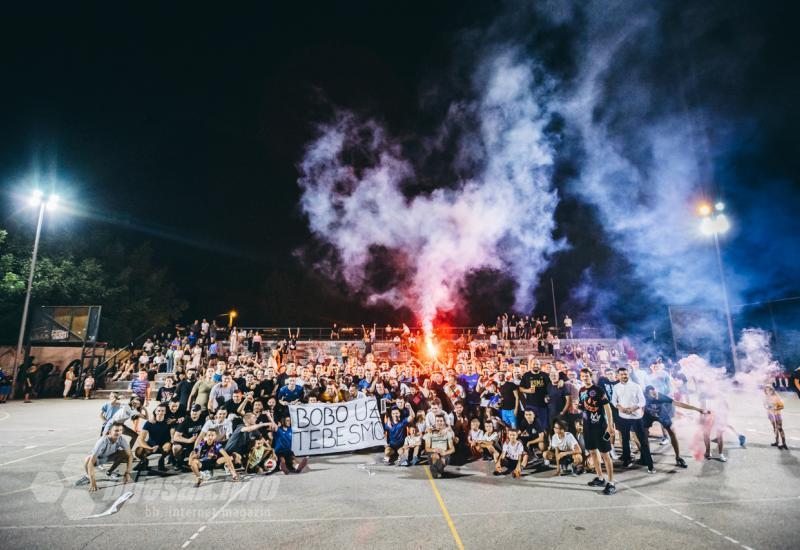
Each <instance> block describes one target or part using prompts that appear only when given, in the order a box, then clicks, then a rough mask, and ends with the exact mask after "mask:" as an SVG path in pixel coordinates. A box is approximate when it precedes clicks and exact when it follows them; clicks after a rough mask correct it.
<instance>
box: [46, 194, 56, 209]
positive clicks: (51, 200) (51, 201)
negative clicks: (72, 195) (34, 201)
mask: <svg viewBox="0 0 800 550" xmlns="http://www.w3.org/2000/svg"><path fill="white" fill-rule="evenodd" d="M58 201H59V198H58V195H50V196H49V197H47V209H48V210H55V209H56V208H58Z"/></svg>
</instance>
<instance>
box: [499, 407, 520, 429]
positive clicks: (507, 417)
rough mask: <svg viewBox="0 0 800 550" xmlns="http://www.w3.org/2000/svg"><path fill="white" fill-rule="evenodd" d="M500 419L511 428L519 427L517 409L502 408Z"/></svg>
mask: <svg viewBox="0 0 800 550" xmlns="http://www.w3.org/2000/svg"><path fill="white" fill-rule="evenodd" d="M500 420H502V421H503V424H505V425H506V426H508V427H509V428H514V429H517V413H516V412H515V411H508V410H506V409H500Z"/></svg>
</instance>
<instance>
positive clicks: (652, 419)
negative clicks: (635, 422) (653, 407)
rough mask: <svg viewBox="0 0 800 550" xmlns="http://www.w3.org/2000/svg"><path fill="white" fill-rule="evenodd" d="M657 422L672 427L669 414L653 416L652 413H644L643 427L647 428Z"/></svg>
mask: <svg viewBox="0 0 800 550" xmlns="http://www.w3.org/2000/svg"><path fill="white" fill-rule="evenodd" d="M656 422H658V423H659V424H661V425H662V426H664V427H665V428H671V427H672V419H671V418H670V417H669V416H653V415H652V414H647V413H645V415H644V429H645V430H649V429H650V427H651V426H652V425H653V424H655V423H656Z"/></svg>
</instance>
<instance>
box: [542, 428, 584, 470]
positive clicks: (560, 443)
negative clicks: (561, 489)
mask: <svg viewBox="0 0 800 550" xmlns="http://www.w3.org/2000/svg"><path fill="white" fill-rule="evenodd" d="M545 457H546V458H547V460H548V461H553V460H554V461H555V463H556V471H555V472H553V475H554V476H560V475H561V474H562V473H563V471H564V470H565V469H566V468H567V467H572V468H573V473H576V474H579V473H581V472H582V465H583V452H582V451H581V447H580V445H578V440H577V439H575V436H574V435H572V434H571V433H570V432H568V431H567V424H566V422H564V421H563V420H556V422H555V424H554V425H553V437H551V438H550V449H549V450H548V451H546V452H545Z"/></svg>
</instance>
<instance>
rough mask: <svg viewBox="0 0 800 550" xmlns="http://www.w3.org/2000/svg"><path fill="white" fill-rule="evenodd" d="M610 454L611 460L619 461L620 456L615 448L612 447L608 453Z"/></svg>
mask: <svg viewBox="0 0 800 550" xmlns="http://www.w3.org/2000/svg"><path fill="white" fill-rule="evenodd" d="M608 454H609V455H611V460H619V456H617V451H616V450H615V449H614V447H611V450H610V451H609V452H608Z"/></svg>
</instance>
